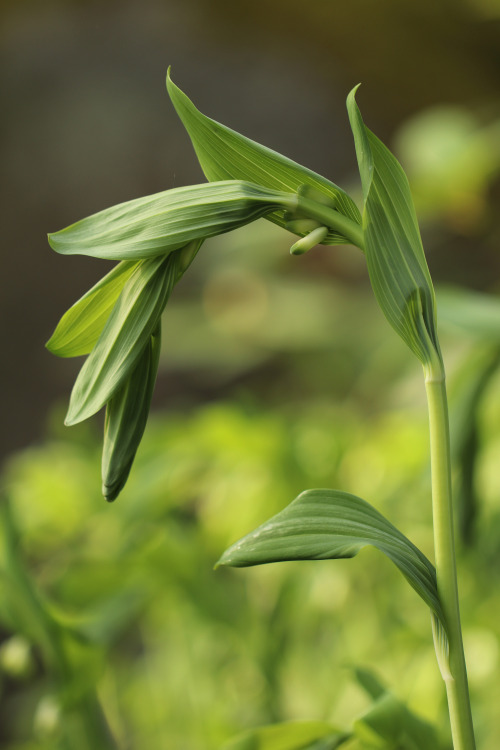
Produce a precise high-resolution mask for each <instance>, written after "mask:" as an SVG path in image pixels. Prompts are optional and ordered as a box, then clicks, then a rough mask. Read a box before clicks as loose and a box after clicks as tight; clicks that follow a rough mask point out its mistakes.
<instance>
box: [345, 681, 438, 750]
mask: <svg viewBox="0 0 500 750" xmlns="http://www.w3.org/2000/svg"><path fill="white" fill-rule="evenodd" d="M354 734H355V736H356V737H358V738H359V739H360V740H362V741H363V743H364V745H365V746H366V747H369V748H373V749H374V750H376V749H378V750H431V748H432V750H439V748H440V747H441V742H440V740H439V736H438V734H437V731H436V729H435V728H434V727H433V726H432V725H431V724H429V723H428V722H426V721H424V719H421V718H420V717H419V716H417V715H416V714H414V713H413V712H412V711H410V710H409V709H408V708H407V707H406V706H405V704H404V703H402V702H401V701H399V700H398V699H397V698H395V697H394V696H393V695H391V693H388V692H386V693H384V695H382V696H381V697H380V698H377V700H376V701H375V702H374V703H373V705H372V706H371V707H370V709H369V710H368V711H367V712H366V714H364V716H362V717H361V718H360V719H357V721H355V722H354Z"/></svg>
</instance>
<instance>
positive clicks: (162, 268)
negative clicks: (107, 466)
mask: <svg viewBox="0 0 500 750" xmlns="http://www.w3.org/2000/svg"><path fill="white" fill-rule="evenodd" d="M178 260H179V259H178V255H177V254H171V255H169V256H168V257H167V258H166V259H165V258H161V257H160V258H151V259H150V260H145V261H143V262H142V263H140V264H139V265H138V266H137V268H136V269H134V272H133V273H132V275H131V277H130V278H129V280H128V281H127V283H126V284H125V286H124V288H123V291H122V293H121V294H120V296H119V298H118V301H117V302H116V304H115V306H114V308H113V310H112V312H111V315H110V316H109V318H108V320H107V322H106V325H105V326H104V329H103V331H102V333H101V335H100V337H99V340H98V342H97V344H96V345H95V347H94V349H93V350H92V352H91V353H90V354H89V356H88V357H87V359H86V360H85V363H84V365H83V367H82V369H81V370H80V373H79V375H78V377H77V379H76V382H75V385H74V386H73V391H72V393H71V400H70V405H69V409H68V414H67V416H66V424H68V425H71V424H76V423H77V422H81V421H83V420H84V419H87V418H88V417H90V416H91V415H92V414H95V412H96V411H98V410H99V409H101V408H102V407H103V406H104V404H106V403H107V402H108V401H109V400H110V398H111V397H112V396H113V395H114V394H115V393H116V392H117V391H118V389H119V388H121V387H122V385H123V384H124V383H125V382H126V379H127V378H128V377H129V375H130V374H131V373H132V371H133V369H134V367H135V365H136V363H137V361H138V359H139V357H140V356H141V354H142V352H143V351H144V347H145V346H146V343H147V342H148V341H149V338H150V336H151V335H152V333H153V331H154V330H155V329H156V327H157V326H158V322H159V319H160V315H161V313H162V311H163V308H164V307H165V305H166V303H167V300H168V297H169V295H170V293H171V291H172V289H173V287H174V284H175V282H176V281H177V277H178Z"/></svg>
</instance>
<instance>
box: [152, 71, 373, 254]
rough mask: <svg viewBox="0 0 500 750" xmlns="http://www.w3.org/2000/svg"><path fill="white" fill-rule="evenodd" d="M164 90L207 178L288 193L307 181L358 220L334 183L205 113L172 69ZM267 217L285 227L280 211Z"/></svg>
mask: <svg viewBox="0 0 500 750" xmlns="http://www.w3.org/2000/svg"><path fill="white" fill-rule="evenodd" d="M167 89H168V93H169V95H170V99H171V100H172V103H173V105H174V107H175V109H176V111H177V114H178V115H179V117H180V119H181V120H182V123H183V125H184V127H185V128H186V130H187V131H188V133H189V136H190V138H191V141H192V143H193V146H194V149H195V151H196V156H197V157H198V160H199V162H200V165H201V168H202V169H203V172H204V173H205V175H206V177H207V179H208V180H210V181H211V182H212V181H218V180H228V179H236V180H249V181H250V182H254V183H256V184H258V185H262V186H264V187H267V188H272V189H274V190H284V191H291V192H296V191H297V189H298V188H299V186H300V185H310V186H311V187H314V188H316V189H317V190H319V191H320V192H321V193H322V194H323V195H326V196H328V197H329V198H331V199H332V200H333V203H334V206H335V209H336V210H337V211H339V212H340V213H342V214H344V215H345V216H347V217H348V218H350V219H352V220H353V221H354V222H356V223H357V224H360V223H361V217H360V214H359V211H358V208H357V206H356V204H355V203H354V202H353V201H352V199H351V198H350V197H349V196H348V195H347V193H345V192H344V191H343V190H342V189H341V188H339V187H338V186H337V185H335V184H334V183H333V182H330V181H329V180H327V179H325V178H324V177H321V176H320V175H318V174H316V173H315V172H312V171H311V170H310V169H307V168H306V167H303V166H301V165H300V164H297V163H296V162H294V161H292V160H291V159H288V158H287V157H285V156H282V155H281V154H278V153H276V152H275V151H272V150H271V149H269V148H266V147H265V146H261V145H260V144H259V143H255V141H252V140H250V139H249V138H246V137H245V136H243V135H240V134H239V133H237V132H236V131H234V130H231V129H230V128H227V127H226V126H225V125H221V124H220V123H218V122H216V121H215V120H212V119H210V118H209V117H206V116H205V115H203V114H202V113H201V112H200V111H199V110H197V109H196V107H195V106H194V104H193V103H192V102H191V101H190V99H188V97H187V96H186V95H185V94H184V93H183V92H182V91H181V90H180V89H179V88H178V87H177V86H176V85H175V84H174V83H173V81H172V79H171V78H170V73H169V74H168V75H167ZM266 218H267V219H270V220H271V221H274V222H275V223H276V224H279V225H280V226H282V227H285V225H286V219H285V218H284V215H283V212H282V211H274V212H272V213H270V214H268V215H267V216H266ZM345 242H348V240H346V238H345V237H344V236H343V235H341V234H339V233H337V232H333V231H330V232H329V233H328V236H327V237H326V238H325V239H324V240H323V244H325V245H338V244H342V243H345Z"/></svg>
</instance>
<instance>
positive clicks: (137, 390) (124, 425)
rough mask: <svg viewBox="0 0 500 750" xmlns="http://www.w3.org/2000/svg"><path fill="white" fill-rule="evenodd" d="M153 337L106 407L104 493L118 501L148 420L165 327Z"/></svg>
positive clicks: (109, 498)
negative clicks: (162, 332)
mask: <svg viewBox="0 0 500 750" xmlns="http://www.w3.org/2000/svg"><path fill="white" fill-rule="evenodd" d="M160 325H161V324H159V325H158V328H157V330H156V331H155V332H154V333H153V335H152V336H151V337H150V339H149V341H148V342H147V344H146V347H145V349H144V351H143V353H142V354H141V356H140V358H139V360H138V362H137V364H136V365H135V367H134V369H133V370H132V373H131V374H130V376H129V378H128V379H127V381H126V382H125V384H124V385H123V386H122V387H121V388H120V389H119V390H118V391H117V392H116V393H115V395H114V396H113V397H112V398H111V400H110V401H109V403H108V404H107V407H106V419H105V423H104V445H103V451H102V494H103V495H104V497H105V498H106V500H108V501H112V500H115V499H116V497H117V496H118V494H119V493H120V492H121V490H122V489H123V487H124V485H125V482H126V481H127V478H128V475H129V473H130V469H131V468H132V463H133V461H134V458H135V454H136V452H137V448H138V447H139V443H140V442H141V439H142V436H143V434H144V430H145V428H146V423H147V420H148V415H149V409H150V406H151V398H152V396H153V390H154V385H155V381H156V374H157V372H158V362H159V359H160V348H161V328H160Z"/></svg>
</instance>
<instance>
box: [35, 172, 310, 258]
mask: <svg viewBox="0 0 500 750" xmlns="http://www.w3.org/2000/svg"><path fill="white" fill-rule="evenodd" d="M295 204H296V199H295V197H294V196H292V194H291V193H290V192H278V191H277V190H272V189H268V188H266V187H261V186H259V185H252V184H251V183H249V182H241V181H236V180H231V181H225V182H218V183H204V184H202V185H191V186H188V187H179V188H173V189H172V190H166V191H165V192H162V193H156V194H155V195H149V196H146V197H144V198H136V199H135V200H131V201H127V202H126V203H120V204H118V205H117V206H112V207H111V208H107V209H105V210H104V211H100V212H99V213H96V214H93V215H92V216H88V217H87V218H86V219H82V220H81V221H77V222H76V224H71V225H70V226H69V227H66V228H65V229H61V230H60V231H59V232H54V233H53V234H49V243H50V246H51V247H52V249H53V250H55V251H56V252H58V253H62V254H63V255H75V254H79V255H90V256H93V257H96V258H106V259H110V260H142V259H145V258H151V257H155V256H158V255H166V254H167V253H169V252H171V251H172V250H175V249H177V248H180V247H183V246H184V245H187V244H188V243H189V242H192V241H193V240H199V239H205V238H207V237H213V236H215V235H218V234H222V233H224V232H229V231H230V230H232V229H237V228H238V227H241V226H243V225H244V224H248V223H249V222H252V221H254V220H255V219H258V218H259V217H260V216H263V215H264V214H265V213H267V212H269V211H272V210H275V209H277V208H280V209H282V210H288V209H290V208H291V209H292V210H293V208H294V207H295Z"/></svg>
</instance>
